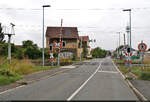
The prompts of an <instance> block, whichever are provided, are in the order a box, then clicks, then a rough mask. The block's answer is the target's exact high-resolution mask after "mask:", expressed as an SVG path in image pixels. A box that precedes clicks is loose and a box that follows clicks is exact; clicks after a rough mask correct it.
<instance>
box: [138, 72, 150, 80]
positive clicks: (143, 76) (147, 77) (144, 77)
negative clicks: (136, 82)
mask: <svg viewBox="0 0 150 102" xmlns="http://www.w3.org/2000/svg"><path fill="white" fill-rule="evenodd" d="M140 79H142V80H150V73H141V76H140Z"/></svg>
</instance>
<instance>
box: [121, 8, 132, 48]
mask: <svg viewBox="0 0 150 102" xmlns="http://www.w3.org/2000/svg"><path fill="white" fill-rule="evenodd" d="M123 11H129V22H130V48H131V47H132V46H131V9H124V10H123Z"/></svg>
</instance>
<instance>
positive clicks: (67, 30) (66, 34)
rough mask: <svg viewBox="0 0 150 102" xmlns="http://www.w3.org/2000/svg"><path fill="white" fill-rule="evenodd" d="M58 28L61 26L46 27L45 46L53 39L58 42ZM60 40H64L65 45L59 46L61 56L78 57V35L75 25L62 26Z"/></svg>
mask: <svg viewBox="0 0 150 102" xmlns="http://www.w3.org/2000/svg"><path fill="white" fill-rule="evenodd" d="M60 29H61V27H47V30H46V48H49V44H51V43H53V41H58V42H59V38H60ZM62 41H65V42H66V46H65V47H64V48H61V53H60V57H61V58H72V57H73V56H77V57H79V54H78V53H79V50H78V43H79V36H78V29H77V27H62Z"/></svg>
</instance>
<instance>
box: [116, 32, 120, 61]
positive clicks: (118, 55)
mask: <svg viewBox="0 0 150 102" xmlns="http://www.w3.org/2000/svg"><path fill="white" fill-rule="evenodd" d="M117 33H118V34H119V47H120V32H117ZM119 47H118V54H117V57H118V58H120V50H119Z"/></svg>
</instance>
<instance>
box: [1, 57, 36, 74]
mask: <svg viewBox="0 0 150 102" xmlns="http://www.w3.org/2000/svg"><path fill="white" fill-rule="evenodd" d="M34 67H35V66H34V65H33V64H32V63H31V62H30V61H29V60H16V59H13V60H12V61H11V63H10V64H9V63H8V62H7V61H5V62H4V63H0V70H8V71H9V72H13V73H16V74H20V75H24V74H29V73H31V72H33V70H34Z"/></svg>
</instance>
